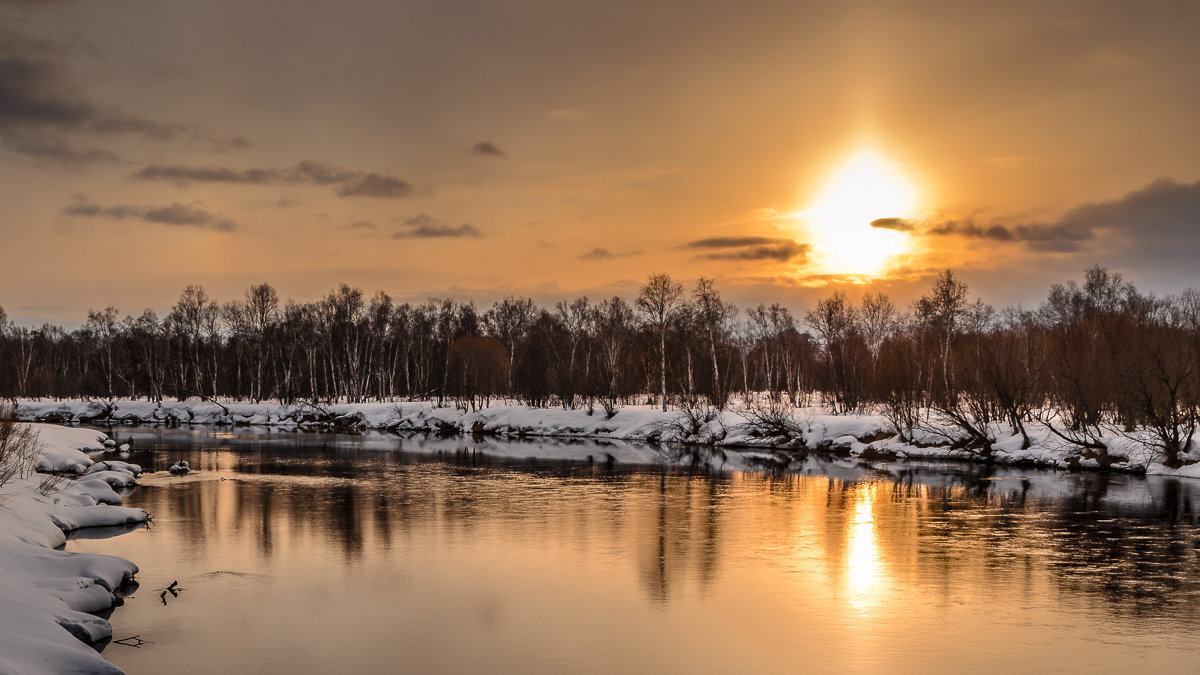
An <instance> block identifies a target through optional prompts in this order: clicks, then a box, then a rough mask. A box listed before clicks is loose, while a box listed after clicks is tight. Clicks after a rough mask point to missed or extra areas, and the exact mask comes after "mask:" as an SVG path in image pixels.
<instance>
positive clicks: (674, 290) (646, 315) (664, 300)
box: [637, 274, 683, 412]
mask: <svg viewBox="0 0 1200 675" xmlns="http://www.w3.org/2000/svg"><path fill="white" fill-rule="evenodd" d="M682 299H683V285H682V284H680V283H678V282H676V281H673V280H672V279H671V276H670V275H669V274H651V275H650V277H649V278H648V279H646V284H645V285H644V286H642V290H641V292H640V293H639V294H638V300H637V306H638V310H640V311H641V312H642V317H643V320H644V321H645V323H646V325H647V326H648V327H650V328H651V329H653V330H654V331H655V332H656V333H658V356H659V384H660V387H661V389H660V393H661V394H662V410H663V412H666V411H667V329H668V328H670V325H671V320H672V319H673V318H675V315H676V313H678V312H679V310H680V308H681V307H682V305H683V303H682Z"/></svg>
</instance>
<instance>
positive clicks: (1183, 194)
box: [1055, 178, 1200, 238]
mask: <svg viewBox="0 0 1200 675" xmlns="http://www.w3.org/2000/svg"><path fill="white" fill-rule="evenodd" d="M1055 226H1056V227H1064V228H1075V229H1083V228H1091V229H1110V230H1125V231H1129V232H1131V233H1134V234H1145V235H1149V236H1154V235H1159V236H1161V235H1168V236H1174V235H1180V236H1186V237H1189V238H1195V237H1196V236H1197V235H1200V181H1197V182H1195V183H1176V182H1175V181H1173V180H1171V179H1169V178H1160V179H1158V180H1156V181H1154V182H1153V183H1150V184H1149V185H1147V186H1146V187H1144V188H1141V189H1140V190H1134V191H1133V192H1130V193H1129V194H1127V195H1125V196H1124V197H1122V198H1120V199H1116V200H1113V201H1108V202H1098V203H1092V204H1084V205H1083V206H1078V207H1076V208H1074V209H1071V210H1070V211H1067V212H1066V213H1064V214H1063V216H1062V217H1061V218H1059V219H1058V221H1057V223H1056V224H1055Z"/></svg>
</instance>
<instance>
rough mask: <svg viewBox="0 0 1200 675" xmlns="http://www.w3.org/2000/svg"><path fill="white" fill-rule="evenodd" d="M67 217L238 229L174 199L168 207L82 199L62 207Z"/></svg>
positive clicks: (194, 205)
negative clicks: (108, 203)
mask: <svg viewBox="0 0 1200 675" xmlns="http://www.w3.org/2000/svg"><path fill="white" fill-rule="evenodd" d="M63 213H64V214H66V215H68V216H76V217H81V218H106V219H108V220H126V219H135V220H142V221H145V222H147V223H154V224H158V225H174V226H180V227H196V228H202V229H209V230H216V231H219V232H231V231H233V230H235V229H237V225H236V223H234V222H233V221H232V220H230V219H228V218H224V217H222V216H220V215H219V214H216V213H213V212H212V211H209V210H208V209H207V208H205V207H204V205H203V204H201V203H199V202H194V203H192V204H183V203H180V202H173V203H171V204H169V205H167V206H138V205H130V204H117V205H113V206H101V205H99V204H96V203H95V202H92V201H87V200H85V199H80V200H78V201H76V202H75V203H74V204H69V205H67V206H66V207H64V208H63Z"/></svg>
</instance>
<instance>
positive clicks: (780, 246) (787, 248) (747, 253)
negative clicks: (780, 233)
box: [701, 240, 812, 262]
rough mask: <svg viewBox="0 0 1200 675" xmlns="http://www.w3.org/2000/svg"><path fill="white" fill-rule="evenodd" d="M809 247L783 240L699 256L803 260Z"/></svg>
mask: <svg viewBox="0 0 1200 675" xmlns="http://www.w3.org/2000/svg"><path fill="white" fill-rule="evenodd" d="M810 248H812V247H811V246H809V245H808V244H800V243H797V242H794V241H791V240H784V241H781V242H778V243H775V244H766V245H763V246H748V247H745V248H741V249H738V250H735V251H728V252H724V253H709V254H707V255H704V256H701V257H702V258H704V259H705V260H774V261H776V262H788V261H790V260H793V259H795V258H801V262H803V261H804V259H807V257H808V251H809V249H810Z"/></svg>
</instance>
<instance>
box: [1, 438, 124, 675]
mask: <svg viewBox="0 0 1200 675" xmlns="http://www.w3.org/2000/svg"><path fill="white" fill-rule="evenodd" d="M32 426H33V428H34V431H36V432H37V433H38V443H37V453H38V457H37V466H38V467H39V469H42V470H55V471H65V472H72V473H78V474H81V477H80V478H79V479H78V480H65V479H64V480H61V481H56V479H55V478H54V477H52V476H51V477H47V476H46V475H44V474H32V475H29V476H24V477H22V476H16V477H14V478H13V479H12V480H11V481H10V482H8V483H7V484H5V485H3V486H0V672H3V673H6V674H14V673H66V672H87V673H107V672H120V671H119V670H117V668H116V667H114V666H113V665H112V664H110V663H108V662H107V661H105V660H104V659H103V658H102V657H101V656H100V655H99V654H98V653H97V652H96V651H95V650H94V649H93V648H92V647H91V646H89V644H90V643H93V642H97V641H100V640H104V639H107V638H110V637H112V627H111V626H110V625H109V623H108V621H105V620H104V619H102V618H100V617H98V616H95V615H94V614H93V612H100V611H103V610H106V609H108V608H110V607H112V606H114V605H116V604H119V599H118V597H117V595H116V594H115V591H116V590H117V589H118V588H119V587H120V586H121V585H122V584H124V583H126V582H128V581H130V580H131V579H132V578H133V575H134V574H136V573H137V566H136V565H134V564H133V563H131V562H129V561H128V560H123V559H121V558H117V557H113V556H106V555H95V554H85V553H67V552H64V551H60V550H56V549H58V548H60V547H61V546H62V545H63V544H64V543H65V542H66V533H67V532H71V531H74V530H77V529H81V528H86V527H104V526H112V525H127V524H131V523H139V522H145V520H146V514H145V512H143V511H142V510H141V509H131V508H125V507H121V506H116V505H115V504H119V503H120V501H121V500H120V497H118V496H117V494H116V493H115V492H114V491H113V487H114V486H123V485H128V484H131V483H132V482H133V481H134V480H135V476H136V474H137V473H139V472H140V471H141V470H140V469H139V468H138V467H137V466H136V465H132V464H126V463H124V462H111V463H100V464H95V463H93V461H92V459H91V458H90V457H89V456H88V454H87V453H88V452H103V451H104V450H105V443H104V441H106V440H107V438H106V437H105V436H104V434H99V433H97V432H94V431H88V430H85V429H70V428H65V427H58V426H53V425H46V424H35V425H32ZM76 638H78V639H76Z"/></svg>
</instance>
